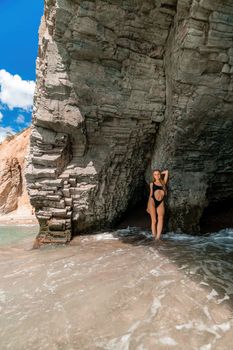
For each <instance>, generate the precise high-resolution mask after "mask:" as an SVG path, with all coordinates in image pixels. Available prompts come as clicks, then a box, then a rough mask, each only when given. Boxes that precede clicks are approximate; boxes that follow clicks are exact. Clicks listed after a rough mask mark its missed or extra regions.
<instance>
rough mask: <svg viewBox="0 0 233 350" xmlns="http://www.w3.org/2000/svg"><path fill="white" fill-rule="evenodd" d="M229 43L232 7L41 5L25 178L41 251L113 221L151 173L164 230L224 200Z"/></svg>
mask: <svg viewBox="0 0 233 350" xmlns="http://www.w3.org/2000/svg"><path fill="white" fill-rule="evenodd" d="M232 38H233V4H231V2H230V0H221V1H220V0H219V1H214V2H213V1H210V0H200V1H198V0H178V1H177V0H157V1H137V2H136V1H110V2H109V1H108V2H105V1H98V0H97V1H95V2H92V1H71V0H66V1H65V0H46V1H45V8H44V16H43V18H42V21H41V25H40V32H39V52H38V59H37V85H36V92H35V97H34V112H33V127H32V132H31V139H30V141H31V142H30V157H29V160H28V165H27V169H26V178H27V183H28V190H29V194H30V200H31V203H32V205H33V206H34V207H35V209H36V216H37V218H38V220H39V223H40V234H39V237H40V238H43V240H44V242H49V241H57V242H67V241H69V240H70V238H71V235H72V234H76V233H81V232H84V231H86V230H90V229H91V228H93V227H94V228H98V227H101V226H107V225H111V224H113V223H114V222H115V221H116V220H117V219H118V218H120V217H121V215H122V213H124V211H125V210H126V208H127V207H128V206H129V205H133V204H134V203H136V202H137V201H138V200H139V199H140V198H141V196H142V193H143V191H144V189H145V186H148V185H147V184H146V182H147V183H148V182H149V181H150V180H151V169H152V168H154V167H156V168H157V167H166V168H168V169H169V171H170V174H171V179H170V186H169V187H170V188H169V189H170V191H169V200H168V204H169V208H170V220H169V224H170V226H169V227H170V228H171V229H181V230H185V231H188V232H195V231H196V232H198V223H199V219H200V216H201V214H202V211H203V208H204V206H205V205H207V203H208V202H209V201H212V200H214V199H216V200H220V199H222V198H225V197H229V196H232V192H233V186H232V185H231V184H232V169H231V160H232V149H233V147H232V139H233V138H232V133H233V132H232V115H231V113H232V112H231V110H232V105H233V95H232V74H233V67H232V65H233V49H232ZM148 189H149V186H148ZM148 194H149V190H148ZM145 209H146V203H145Z"/></svg>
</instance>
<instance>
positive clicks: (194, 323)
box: [0, 226, 233, 350]
mask: <svg viewBox="0 0 233 350" xmlns="http://www.w3.org/2000/svg"><path fill="white" fill-rule="evenodd" d="M11 229H12V230H13V231H12V233H13V232H14V230H15V234H16V236H17V240H14V239H13V238H12V236H11V239H10V238H9V228H8V227H6V228H5V229H4V228H3V227H0V236H2V237H3V236H6V237H5V238H4V239H2V240H1V242H3V243H4V244H2V243H1V246H0V254H1V258H0V273H1V284H0V311H1V313H0V343H1V348H2V349H14V350H21V349H30V350H34V349H37V350H39V349H43V350H45V349H50V350H53V349H54V350H55V349H56V350H57V349H59V350H60V349H61V350H71V349H74V350H77V349H80V350H85V349H88V350H89V349H98V350H100V349H107V350H131V349H132V350H147V349H148V350H150V349H153V350H154V349H156V350H160V349H166V350H167V349H177V350H178V349H179V350H181V349H185V350H189V349H198V350H212V349H221V350H230V349H232V350H233V345H232V336H233V229H227V230H222V231H220V232H218V233H214V234H211V235H205V236H201V237H197V236H190V235H183V234H174V233H167V234H165V235H163V240H162V241H161V242H160V243H156V242H154V241H152V239H151V234H150V233H149V232H148V231H142V230H140V229H138V228H133V227H131V228H127V229H120V230H115V231H111V232H110V231H108V232H99V233H96V234H93V235H86V236H78V237H76V238H75V239H74V240H73V241H72V242H71V244H70V245H69V246H59V247H54V246H47V247H44V248H42V249H40V250H31V247H32V243H33V238H34V237H35V233H36V232H37V230H38V228H37V227H36V226H31V227H23V228H22V227H21V228H20V229H19V227H17V228H11ZM6 230H8V232H6ZM20 230H21V233H19V231H20ZM12 239H13V240H12Z"/></svg>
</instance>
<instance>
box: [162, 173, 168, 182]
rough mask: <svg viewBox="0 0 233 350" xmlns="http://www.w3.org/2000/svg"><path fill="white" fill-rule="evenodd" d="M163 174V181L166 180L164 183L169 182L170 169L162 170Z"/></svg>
mask: <svg viewBox="0 0 233 350" xmlns="http://www.w3.org/2000/svg"><path fill="white" fill-rule="evenodd" d="M161 174H163V175H164V179H163V181H164V183H165V184H166V183H167V180H168V170H164V171H162V172H161Z"/></svg>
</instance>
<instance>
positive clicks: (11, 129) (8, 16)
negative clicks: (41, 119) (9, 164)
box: [0, 0, 44, 143]
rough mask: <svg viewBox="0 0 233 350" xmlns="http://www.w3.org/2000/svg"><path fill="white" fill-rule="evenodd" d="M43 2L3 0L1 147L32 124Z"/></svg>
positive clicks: (0, 7) (0, 26)
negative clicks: (2, 143) (5, 141)
mask: <svg viewBox="0 0 233 350" xmlns="http://www.w3.org/2000/svg"><path fill="white" fill-rule="evenodd" d="M43 9H44V0H0V43H1V51H0V143H1V142H2V141H3V140H4V138H5V137H6V135H7V133H11V134H14V133H16V132H19V131H20V130H22V129H24V128H26V127H28V126H29V125H30V124H31V114H32V104H33V94H34V89H35V79H36V57H37V52H38V30H39V25H40V20H41V16H42V14H43Z"/></svg>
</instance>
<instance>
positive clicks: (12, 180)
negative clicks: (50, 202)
mask: <svg viewBox="0 0 233 350" xmlns="http://www.w3.org/2000/svg"><path fill="white" fill-rule="evenodd" d="M29 136H30V128H27V129H25V130H23V131H22V132H20V133H19V134H16V135H12V136H9V137H7V138H6V139H5V140H4V141H3V142H2V143H1V144H0V223H2V222H3V221H4V222H7V221H10V220H13V221H14V222H16V221H17V220H21V221H22V222H24V219H25V220H28V219H29V218H30V220H33V219H34V221H35V222H36V220H35V215H33V208H32V206H31V204H30V201H29V196H28V192H27V187H26V181H25V176H24V172H25V163H26V162H25V160H26V157H27V155H28V152H29Z"/></svg>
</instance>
